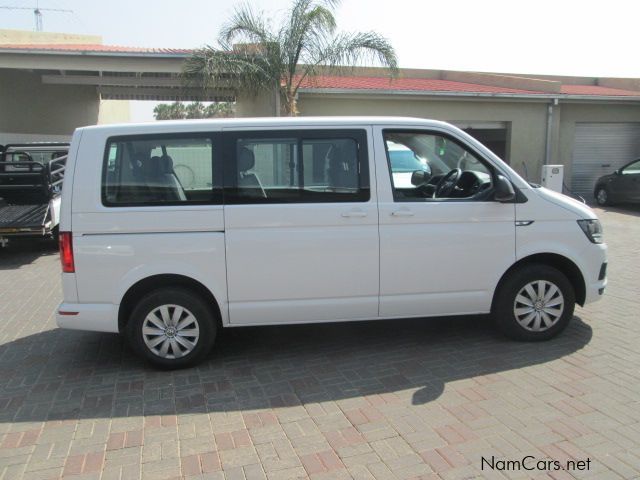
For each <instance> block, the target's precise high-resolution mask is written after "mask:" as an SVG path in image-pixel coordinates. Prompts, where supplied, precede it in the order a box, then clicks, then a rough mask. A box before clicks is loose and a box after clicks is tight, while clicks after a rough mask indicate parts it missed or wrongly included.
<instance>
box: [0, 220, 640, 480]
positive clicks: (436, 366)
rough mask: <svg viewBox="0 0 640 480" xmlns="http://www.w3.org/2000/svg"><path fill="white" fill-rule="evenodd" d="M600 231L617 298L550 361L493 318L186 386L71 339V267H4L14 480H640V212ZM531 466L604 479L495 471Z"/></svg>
mask: <svg viewBox="0 0 640 480" xmlns="http://www.w3.org/2000/svg"><path fill="white" fill-rule="evenodd" d="M600 215H601V218H602V219H603V222H604V225H605V232H606V236H607V241H608V243H609V245H610V269H609V273H610V285H609V289H608V291H607V293H606V296H605V298H604V300H603V301H601V302H599V303H596V304H593V305H589V306H588V307H587V308H585V309H581V308H578V309H577V310H576V318H575V319H574V320H573V322H572V324H571V325H570V327H569V328H568V330H567V331H566V332H565V333H564V334H563V335H562V336H561V337H559V338H557V339H555V340H553V341H551V342H547V343H543V344H526V343H515V342H511V341H507V340H505V339H503V338H502V337H500V336H499V335H498V334H496V333H495V332H494V330H493V329H492V327H491V324H490V322H489V321H488V320H487V319H483V318H477V317H470V318H469V317H468V318H455V319H438V320H431V321H417V320H411V321H395V322H378V323H367V324H341V325H323V326H295V327H268V328H262V329H256V328H250V329H238V330H233V331H225V332H224V333H223V335H222V336H221V337H220V338H219V342H218V345H217V348H216V349H215V351H214V352H213V353H212V355H211V357H210V359H209V361H207V362H206V363H205V364H203V365H202V366H200V367H198V368H195V369H190V370H183V371H178V372H162V371H157V370H154V369H151V368H149V367H148V366H145V365H144V364H142V363H141V362H140V361H139V360H138V359H137V358H136V357H134V356H133V355H132V353H131V352H130V351H129V350H128V348H127V347H126V345H125V344H124V343H123V342H122V340H121V339H120V338H119V337H118V336H117V335H109V334H97V333H90V332H71V331H61V330H58V329H56V327H55V323H54V318H53V315H52V313H53V311H54V308H55V307H56V305H57V303H58V302H59V300H60V296H61V294H60V283H59V275H58V272H59V265H58V256H57V253H56V251H55V249H52V248H51V247H50V246H47V245H46V244H45V243H43V242H36V243H30V244H28V245H23V246H17V245H14V246H12V247H10V248H9V249H7V250H4V251H0V321H1V325H2V328H1V329H0V367H1V369H2V370H1V373H0V479H1V480H5V479H8V480H13V479H55V478H61V477H62V478H69V479H77V480H80V479H83V480H84V479H105V480H107V479H137V478H145V479H168V478H190V479H191V478H193V479H196V478H198V479H200V478H202V479H205V478H207V479H223V478H226V479H265V478H266V479H277V480H286V479H289V478H312V479H342V478H356V479H372V478H376V479H407V478H416V479H417V478H421V479H444V480H449V479H471V478H514V479H517V478H553V479H556V480H560V479H565V478H574V477H575V478H585V479H586V478H588V479H618V478H626V479H631V478H640V353H639V352H640V314H639V313H638V312H639V311H640V297H639V296H638V293H639V291H640V286H639V285H640V258H639V252H640V250H639V249H638V238H640V210H639V209H635V210H633V209H628V210H617V209H612V210H609V211H600ZM526 455H531V456H532V457H533V458H534V459H535V460H545V459H547V460H549V459H556V460H558V461H560V462H562V464H563V465H564V464H565V462H567V461H568V460H573V461H580V460H587V459H589V460H590V465H589V470H582V471H571V472H569V471H562V470H560V471H550V470H547V471H545V470H544V469H542V470H541V471H537V470H536V471H525V470H510V471H505V470H497V469H496V470H491V469H489V468H488V467H487V466H486V465H484V469H483V464H482V461H481V459H482V457H483V456H484V457H485V458H486V459H491V457H492V456H493V457H494V459H495V460H496V461H500V460H502V461H505V460H520V459H522V458H523V457H524V456H526ZM534 464H535V462H534ZM529 465H531V463H529Z"/></svg>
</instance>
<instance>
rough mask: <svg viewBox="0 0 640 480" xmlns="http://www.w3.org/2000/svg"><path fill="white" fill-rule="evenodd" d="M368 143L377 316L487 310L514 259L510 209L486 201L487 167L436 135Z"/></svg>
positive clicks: (380, 131)
mask: <svg viewBox="0 0 640 480" xmlns="http://www.w3.org/2000/svg"><path fill="white" fill-rule="evenodd" d="M374 139H375V149H376V150H375V152H376V165H377V178H378V198H379V211H380V316H382V317H403V316H433V315H451V314H473V313H486V312H488V311H489V310H490V308H491V300H492V297H493V291H494V288H495V286H496V284H497V283H498V281H499V279H500V277H501V276H502V274H503V273H504V272H505V271H506V270H507V268H509V266H510V265H512V264H513V262H514V261H515V225H514V220H515V208H514V207H515V205H514V204H513V203H499V202H497V201H494V200H493V191H492V189H493V178H494V174H495V170H494V167H492V166H491V164H490V163H489V162H488V161H487V160H486V159H484V158H482V156H481V155H480V154H478V153H477V152H475V151H473V150H472V149H471V148H469V147H468V146H465V144H464V143H463V142H462V141H460V140H458V139H456V138H455V137H453V136H452V134H451V133H446V132H444V131H443V132H439V131H420V130H417V131H409V130H406V131H398V130H394V129H392V128H388V129H385V128H383V127H377V128H376V129H374ZM410 163H411V164H410ZM412 172H415V173H412ZM405 177H408V178H405Z"/></svg>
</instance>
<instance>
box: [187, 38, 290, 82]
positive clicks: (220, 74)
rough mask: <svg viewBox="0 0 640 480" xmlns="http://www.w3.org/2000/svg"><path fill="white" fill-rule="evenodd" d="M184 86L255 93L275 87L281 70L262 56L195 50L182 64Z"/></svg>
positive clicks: (213, 50)
mask: <svg viewBox="0 0 640 480" xmlns="http://www.w3.org/2000/svg"><path fill="white" fill-rule="evenodd" d="M182 73H183V77H184V79H185V81H186V83H188V84H191V85H195V86H200V87H202V88H204V89H209V88H230V89H234V90H243V91H247V92H251V93H257V92H259V91H260V90H267V89H270V88H273V87H274V85H277V84H278V82H279V79H280V68H279V66H278V65H272V64H270V63H269V61H268V59H266V58H265V57H263V56H262V55H255V54H251V53H246V52H231V51H226V50H216V49H214V48H213V47H210V46H208V47H205V48H202V49H199V50H196V51H195V52H194V53H193V54H192V55H191V56H190V57H189V58H188V59H187V60H186V61H185V63H184V66H183V70H182Z"/></svg>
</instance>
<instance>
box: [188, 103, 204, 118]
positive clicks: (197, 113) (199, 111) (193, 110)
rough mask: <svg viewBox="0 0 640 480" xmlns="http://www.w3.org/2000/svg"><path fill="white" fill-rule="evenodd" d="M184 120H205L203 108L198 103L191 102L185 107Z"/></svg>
mask: <svg viewBox="0 0 640 480" xmlns="http://www.w3.org/2000/svg"><path fill="white" fill-rule="evenodd" d="M185 117H186V118H206V116H205V107H204V105H203V104H202V103H200V102H193V103H190V104H188V105H187V106H186V107H185Z"/></svg>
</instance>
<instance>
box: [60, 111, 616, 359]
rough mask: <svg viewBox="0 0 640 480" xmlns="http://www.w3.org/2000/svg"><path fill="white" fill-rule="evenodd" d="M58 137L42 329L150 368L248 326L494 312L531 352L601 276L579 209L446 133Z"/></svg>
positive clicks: (320, 130) (128, 130) (599, 256)
mask: <svg viewBox="0 0 640 480" xmlns="http://www.w3.org/2000/svg"><path fill="white" fill-rule="evenodd" d="M71 145H72V147H71V155H70V157H69V162H68V164H67V172H68V175H67V181H66V182H65V183H64V187H63V192H64V193H63V196H62V212H61V223H60V251H61V260H62V268H63V273H62V284H63V290H64V301H63V302H62V304H61V305H60V306H59V307H58V311H57V315H56V318H57V322H58V325H59V326H60V327H63V328H73V329H81V330H95V331H104V332H120V333H122V334H124V335H125V336H126V337H127V338H128V340H129V341H130V343H131V345H132V346H133V348H134V349H135V350H136V351H137V352H138V353H139V354H140V355H141V356H142V357H144V358H146V359H147V360H149V361H150V362H152V363H154V364H155V365H159V366H163V367H171V368H177V367H184V366H187V365H192V364H195V363H197V362H199V361H201V360H203V359H204V358H205V356H206V355H207V353H208V352H209V350H210V349H211V347H212V345H213V343H214V340H215V338H216V332H217V331H218V330H219V329H221V328H227V327H242V326H249V325H274V324H295V323H311V322H335V321H352V320H371V319H393V318H406V317H429V316H442V315H469V314H486V313H492V314H493V316H494V318H495V319H496V322H497V323H498V325H499V327H500V328H501V329H502V331H503V332H504V333H505V334H507V335H508V336H510V337H512V338H515V339H519V340H530V341H537V340H547V339H550V338H552V337H554V336H555V335H557V334H558V333H560V332H561V331H562V330H563V329H564V328H565V327H566V326H567V324H568V322H569V321H570V319H571V318H572V316H573V311H574V306H575V304H576V303H578V304H580V305H583V304H585V303H588V302H592V301H595V300H598V299H599V298H600V297H601V295H602V294H603V292H604V289H605V286H606V283H607V280H606V246H605V244H604V243H603V238H602V229H601V227H600V222H599V221H598V219H597V217H596V215H595V214H594V212H593V211H592V210H591V209H590V208H589V207H587V206H585V205H583V204H581V203H580V202H577V201H575V200H572V199H571V198H569V197H565V196H564V195H561V194H558V193H555V192H552V191H550V190H547V189H545V188H535V187H532V186H531V185H529V184H528V183H527V182H526V181H524V180H523V179H522V178H521V177H520V176H518V174H517V173H516V172H514V171H513V170H512V169H511V168H510V167H509V166H508V165H507V164H505V163H504V162H503V161H501V160H500V159H499V158H498V157H496V156H495V155H494V154H493V153H492V152H491V151H490V150H488V149H487V148H486V147H484V146H483V145H482V144H480V143H479V142H478V141H477V140H475V139H473V138H472V137H470V136H469V135H467V134H466V133H464V132H463V131H462V130H459V129H458V128H456V127H454V126H452V125H449V124H447V123H443V122H437V121H431V120H422V119H401V118H367V117H356V118H342V117H336V118H331V117H326V118H278V119H269V118H265V119H229V120H209V121H179V122H171V121H166V122H158V123H155V124H146V125H109V126H97V127H86V128H81V129H78V130H77V131H76V132H75V134H74V136H73V140H72V144H71ZM397 151H402V152H404V153H402V155H403V156H408V157H409V163H408V162H406V161H405V160H406V158H405V159H402V160H403V161H398V162H396V161H394V156H395V155H397V154H396V153H393V152H397ZM395 160H397V158H396V159H395ZM410 162H413V163H410ZM408 164H410V165H412V166H411V167H410V168H415V169H416V170H414V171H413V173H412V174H411V182H410V184H407V182H405V181H403V182H401V183H400V182H397V181H396V178H398V177H397V175H398V174H402V175H405V174H407V173H409V172H406V170H407V165H408Z"/></svg>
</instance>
